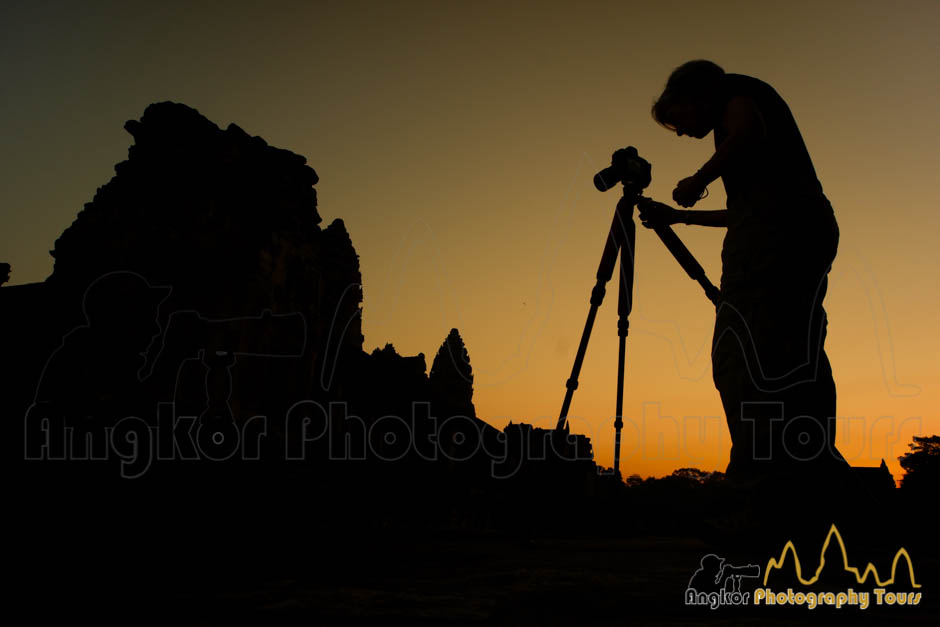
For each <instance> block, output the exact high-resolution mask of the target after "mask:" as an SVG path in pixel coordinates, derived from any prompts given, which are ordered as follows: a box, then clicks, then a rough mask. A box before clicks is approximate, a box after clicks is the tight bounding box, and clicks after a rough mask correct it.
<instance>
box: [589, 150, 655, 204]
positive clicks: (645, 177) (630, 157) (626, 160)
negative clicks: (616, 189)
mask: <svg viewBox="0 0 940 627" xmlns="http://www.w3.org/2000/svg"><path fill="white" fill-rule="evenodd" d="M651 169H652V168H651V166H650V163H649V161H647V160H646V159H644V158H643V157H641V156H640V155H639V154H638V153H637V151H636V148H634V147H633V146H627V147H626V148H621V149H619V150H616V151H615V152H614V154H613V155H611V157H610V167H607V168H604V169H603V170H601V171H600V172H598V173H597V174H595V175H594V187H596V188H597V191H599V192H606V191H607V190H609V189H610V188H612V187H613V186H614V185H616V184H617V183H623V184H624V185H626V186H628V187H630V188H632V189H633V190H634V191H635V192H637V193H639V192H640V191H642V190H644V189H646V187H647V185H649V184H650V181H651V180H652V175H651V173H650V172H651Z"/></svg>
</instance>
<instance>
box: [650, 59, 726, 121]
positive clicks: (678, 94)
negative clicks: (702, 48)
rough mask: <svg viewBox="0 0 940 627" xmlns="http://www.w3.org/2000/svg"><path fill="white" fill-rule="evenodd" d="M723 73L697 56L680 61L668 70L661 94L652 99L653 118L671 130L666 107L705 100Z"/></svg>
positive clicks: (701, 102) (715, 65) (699, 102)
mask: <svg viewBox="0 0 940 627" xmlns="http://www.w3.org/2000/svg"><path fill="white" fill-rule="evenodd" d="M724 75H725V71H724V70H723V69H721V67H720V66H719V65H717V64H715V63H712V62H711V61H706V60H704V59H697V60H695V61H688V62H686V63H683V64H682V65H680V66H679V67H677V68H676V69H675V70H673V71H672V74H670V75H669V80H667V81H666V88H665V89H663V93H662V95H660V96H659V98H658V99H657V100H656V102H654V103H653V109H652V114H653V119H654V120H656V122H658V123H659V124H660V125H661V126H664V127H666V128H668V129H670V130H675V121H674V120H671V119H670V110H671V109H672V108H673V107H675V106H677V105H690V104H699V105H700V104H705V103H706V102H708V101H709V100H710V99H711V97H712V96H713V95H714V93H715V89H716V88H717V86H718V83H719V81H720V80H721V78H722V77H723V76H724Z"/></svg>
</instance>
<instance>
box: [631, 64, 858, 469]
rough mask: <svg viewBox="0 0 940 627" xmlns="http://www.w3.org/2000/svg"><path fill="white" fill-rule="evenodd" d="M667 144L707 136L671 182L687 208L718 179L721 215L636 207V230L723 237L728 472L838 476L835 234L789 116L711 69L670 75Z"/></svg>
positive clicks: (783, 107) (722, 388)
mask: <svg viewBox="0 0 940 627" xmlns="http://www.w3.org/2000/svg"><path fill="white" fill-rule="evenodd" d="M652 114H653V118H654V119H655V120H656V121H657V122H658V123H659V124H660V125H662V126H663V127H665V128H666V129H668V130H670V131H674V132H675V133H676V134H677V135H679V136H683V135H688V136H689V137H693V138H696V139H704V138H705V137H706V136H707V135H708V134H709V133H712V132H713V133H714V135H715V153H714V155H712V157H711V158H710V159H709V160H708V161H707V162H706V163H705V164H704V165H703V166H702V167H701V168H700V169H699V170H698V171H697V172H695V173H694V174H692V175H691V176H689V177H686V178H683V179H682V180H680V181H679V182H678V183H677V185H676V188H675V190H674V191H673V199H674V200H675V201H676V203H678V204H679V205H680V206H682V207H692V206H693V205H695V203H696V202H697V201H698V200H699V199H700V198H702V197H703V196H704V194H705V193H706V187H707V186H708V185H709V184H710V183H712V182H713V181H715V180H716V179H718V178H721V180H722V183H723V184H724V187H725V191H726V193H727V209H726V210H720V211H689V210H677V209H674V208H672V207H669V206H667V205H664V204H662V203H657V202H655V201H651V200H648V199H642V200H640V201H639V203H638V205H637V206H638V207H639V209H640V219H641V221H642V223H643V225H644V226H646V227H649V228H653V227H655V226H659V225H671V224H695V225H701V226H718V227H726V228H727V229H728V231H727V234H726V236H725V239H724V244H723V247H722V253H721V259H722V274H721V284H720V290H721V297H720V301H719V304H718V308H717V315H716V321H715V330H714V336H713V340H712V374H713V378H714V382H715V386H716V387H717V388H718V391H719V393H720V395H721V400H722V404H723V406H724V410H725V414H726V416H727V421H728V428H729V431H730V433H731V441H732V448H731V460H730V463H729V464H728V469H727V474H728V475H729V477H737V478H742V477H745V476H747V477H759V476H761V475H764V474H774V475H776V474H779V473H781V472H782V473H787V474H789V473H794V472H796V473H800V474H802V473H803V472H804V471H807V472H811V473H813V474H814V475H816V476H819V473H820V472H824V473H829V472H836V471H838V470H839V469H843V468H846V467H847V464H846V462H845V460H844V459H843V458H842V456H841V454H839V453H838V451H837V450H836V449H835V415H836V391H835V384H834V382H833V378H832V370H831V368H830V365H829V360H828V358H827V357H826V353H825V351H824V349H823V344H824V341H825V337H826V313H825V310H824V309H823V298H824V297H825V294H826V287H827V275H828V272H829V269H830V266H831V264H832V261H833V259H834V258H835V254H836V248H837V245H838V239H839V229H838V226H837V224H836V220H835V216H834V214H833V210H832V206H831V205H830V203H829V201H828V199H827V198H826V196H825V195H824V194H823V190H822V185H821V184H820V182H819V180H818V179H817V177H816V171H815V169H814V167H813V163H812V161H811V159H810V156H809V153H808V151H807V149H806V146H805V144H804V142H803V138H802V136H801V134H800V131H799V128H798V127H797V125H796V122H795V120H794V118H793V116H792V114H791V113H790V109H789V107H788V106H787V104H786V103H785V102H784V100H783V99H782V98H781V97H780V96H779V95H778V94H777V92H776V91H775V90H774V89H773V88H772V87H771V86H770V85H768V84H767V83H765V82H763V81H760V80H758V79H756V78H752V77H749V76H743V75H739V74H726V73H725V72H724V70H722V68H720V67H719V66H717V65H715V64H714V63H712V62H710V61H702V60H699V61H690V62H688V63H685V64H683V65H681V66H680V67H678V68H677V69H676V70H675V71H673V73H672V75H671V76H670V77H669V80H668V81H667V83H666V87H665V89H664V91H663V93H662V95H661V96H660V97H659V99H658V100H657V101H656V103H655V104H654V105H653V109H652Z"/></svg>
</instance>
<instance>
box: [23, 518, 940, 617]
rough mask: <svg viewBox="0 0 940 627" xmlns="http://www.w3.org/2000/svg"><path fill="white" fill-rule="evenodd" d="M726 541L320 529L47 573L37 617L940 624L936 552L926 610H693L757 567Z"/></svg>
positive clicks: (928, 563)
mask: <svg viewBox="0 0 940 627" xmlns="http://www.w3.org/2000/svg"><path fill="white" fill-rule="evenodd" d="M340 535H342V534H340ZM718 544H719V545H721V544H723V545H724V546H716V544H714V543H707V542H705V541H703V540H702V539H698V538H688V537H687V538H681V537H655V536H643V537H634V538H607V539H591V538H585V537H581V538H574V537H569V538H549V537H541V538H538V537H528V536H526V535H520V534H505V533H493V532H479V531H458V530H441V531H436V532H434V531H426V530H425V531H422V532H421V534H420V535H418V534H414V533H409V532H407V531H402V530H397V531H395V532H390V531H373V532H371V533H369V534H368V535H367V536H363V537H345V538H343V537H339V536H336V537H332V538H331V537H323V536H319V535H317V534H313V535H311V537H310V538H309V545H307V546H306V547H297V551H296V554H295V555H284V554H282V555H269V556H266V557H259V558H257V559H255V560H253V562H252V563H251V564H250V565H247V564H245V563H244V562H242V561H241V560H240V559H236V558H234V557H230V558H228V559H227V558H226V557H225V550H224V548H225V547H219V546H217V547H214V548H213V547H209V548H207V549H206V550H205V551H206V552H205V561H204V562H203V561H201V559H200V556H199V555H191V556H190V557H191V558H192V559H190V560H182V561H178V562H177V563H174V561H176V560H175V559H167V560H166V561H164V562H163V563H160V560H159V558H155V564H154V565H155V566H159V569H156V568H155V569H152V570H150V572H149V573H147V574H141V573H139V572H135V571H134V570H127V571H124V572H122V571H120V570H117V571H116V572H112V573H110V574H104V575H103V574H101V573H100V571H99V570H98V568H99V567H100V566H101V564H94V563H88V569H87V570H86V572H85V576H84V577H82V575H81V573H79V572H73V573H72V574H71V576H70V577H69V578H68V580H62V579H60V578H57V577H55V576H52V575H50V576H48V577H46V578H45V580H44V581H42V582H41V583H42V586H43V588H44V589H45V590H46V591H47V593H46V594H40V595H35V594H34V595H30V596H31V597H32V600H31V601H30V605H32V606H33V609H34V610H36V612H35V613H36V614H37V615H38V616H43V617H46V618H54V617H56V618H58V617H60V618H62V619H66V620H67V621H68V622H69V623H72V622H87V621H90V624H110V623H120V624H124V625H137V624H148V625H149V624H164V625H232V624H254V625H380V624H395V625H399V624H401V625H493V624H496V625H711V624H717V625H722V624H725V625H727V624H755V625H798V624H803V623H806V622H813V623H821V624H863V625H895V624H914V625H928V624H936V619H937V616H938V613H937V607H938V606H937V603H936V596H935V594H934V589H935V587H934V586H932V585H931V583H932V581H933V580H935V577H930V576H929V575H928V574H929V573H936V572H937V566H938V564H937V561H936V559H935V558H933V557H930V556H926V555H915V556H914V557H915V565H916V567H917V571H918V576H919V578H920V579H921V580H922V582H923V588H922V590H923V592H924V596H923V601H922V602H921V604H920V605H919V606H918V607H916V608H899V607H880V608H879V607H874V606H872V607H870V608H868V609H867V610H864V611H862V610H860V609H858V608H842V609H839V610H835V609H832V608H816V609H814V610H809V609H807V608H805V607H802V608H780V607H774V608H769V607H753V606H751V607H745V608H727V607H724V608H718V609H716V610H711V609H708V608H703V607H687V606H685V605H684V602H683V592H684V590H685V587H686V585H687V584H688V582H689V578H690V576H691V574H692V573H693V572H694V570H695V569H696V568H697V567H698V564H699V561H700V559H701V558H702V556H704V555H706V554H708V553H712V552H714V553H718V554H721V555H722V557H725V558H726V559H728V560H729V562H734V563H736V564H745V563H747V562H748V561H754V558H753V552H752V551H735V550H734V548H733V547H732V545H733V542H728V541H725V542H724V543H722V542H719V543H718ZM274 545H276V542H273V543H272V546H274ZM313 547H321V548H313ZM275 551H283V549H275ZM853 552H854V553H855V554H857V555H859V559H861V556H860V554H862V553H867V554H866V555H865V557H866V558H868V559H871V560H872V561H875V562H876V564H882V563H890V559H891V555H890V552H885V551H879V550H878V549H872V550H869V551H864V550H854V551H853ZM301 556H302V559H292V558H297V557H301ZM206 564H212V566H211V567H210V566H207V565H206ZM763 566H764V564H761V567H762V569H763ZM33 592H34V593H35V590H34V591H33Z"/></svg>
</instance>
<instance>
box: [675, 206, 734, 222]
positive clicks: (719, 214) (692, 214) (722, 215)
mask: <svg viewBox="0 0 940 627" xmlns="http://www.w3.org/2000/svg"><path fill="white" fill-rule="evenodd" d="M679 222H681V223H682V224H695V225H698V226H728V210H727V209H719V210H717V211H689V210H688V209H686V210H685V211H680V212H679Z"/></svg>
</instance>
